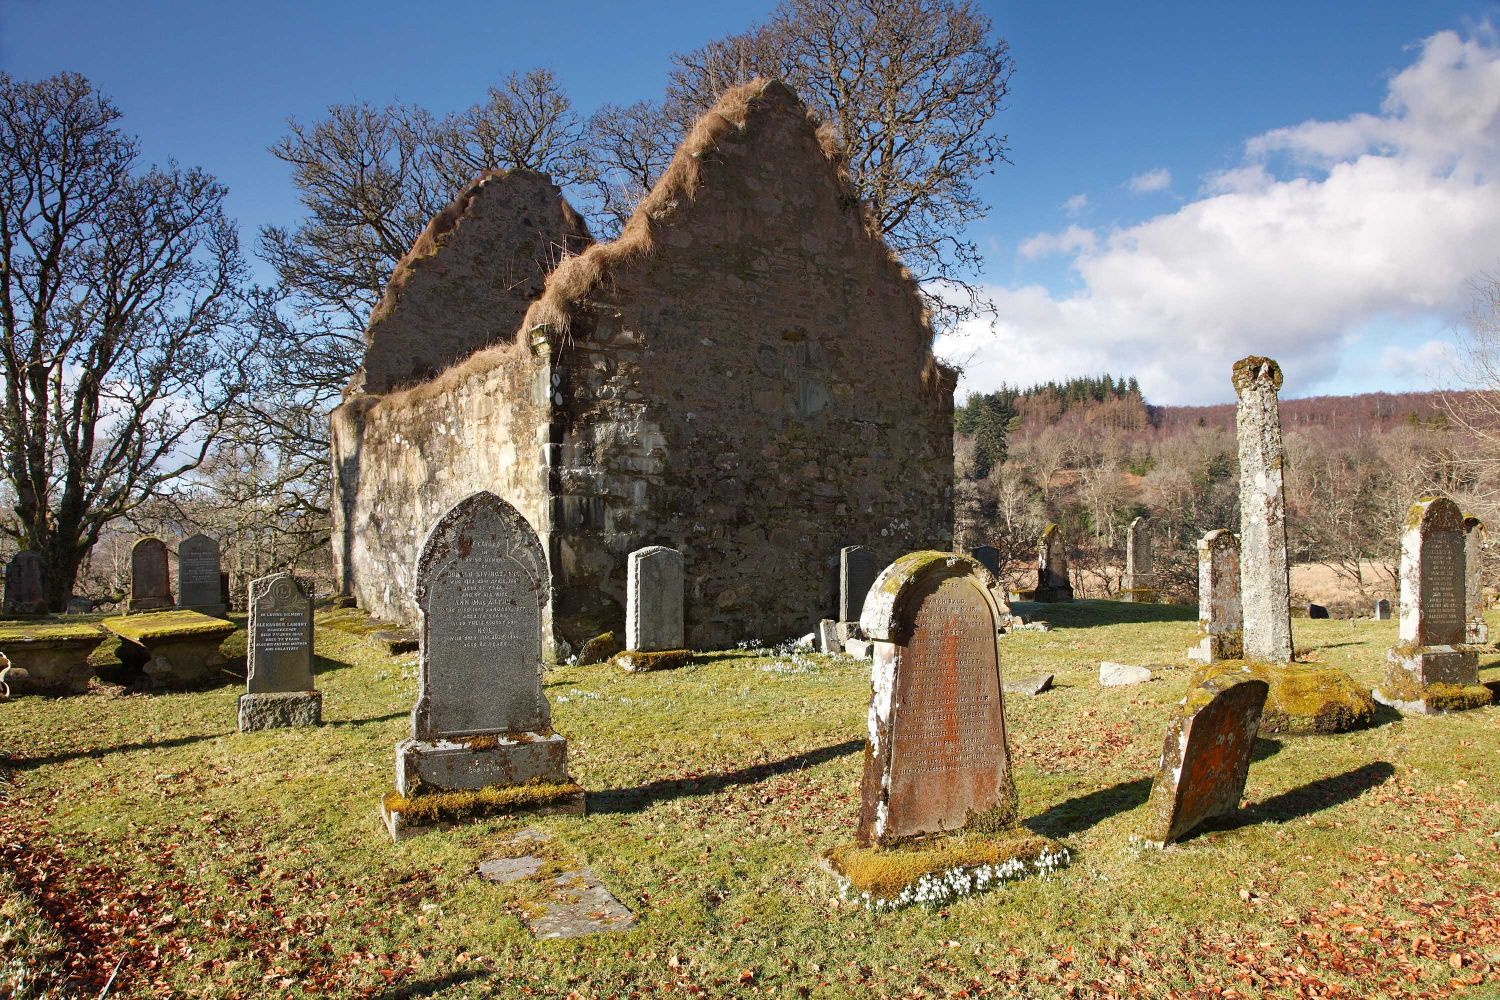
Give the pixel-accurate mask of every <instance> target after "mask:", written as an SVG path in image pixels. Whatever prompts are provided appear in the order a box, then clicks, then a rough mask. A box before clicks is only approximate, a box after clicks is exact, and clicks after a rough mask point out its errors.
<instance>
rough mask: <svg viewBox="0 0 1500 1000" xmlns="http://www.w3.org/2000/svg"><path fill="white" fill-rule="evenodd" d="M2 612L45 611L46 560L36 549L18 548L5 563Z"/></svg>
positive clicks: (10, 613)
mask: <svg viewBox="0 0 1500 1000" xmlns="http://www.w3.org/2000/svg"><path fill="white" fill-rule="evenodd" d="M5 613H6V614H8V615H41V614H46V613H47V563H46V561H45V560H44V559H43V558H42V554H41V553H40V552H36V551H33V550H31V549H22V550H21V551H20V552H17V553H16V554H15V555H13V556H11V557H10V562H8V563H6V565H5Z"/></svg>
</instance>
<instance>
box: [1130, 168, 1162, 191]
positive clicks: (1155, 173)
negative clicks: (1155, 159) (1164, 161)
mask: <svg viewBox="0 0 1500 1000" xmlns="http://www.w3.org/2000/svg"><path fill="white" fill-rule="evenodd" d="M1171 186H1172V171H1170V170H1168V169H1167V168H1166V167H1157V168H1156V169H1155V170H1148V171H1146V172H1145V173H1144V174H1136V175H1135V176H1134V177H1132V178H1130V182H1129V183H1128V184H1126V187H1128V188H1130V190H1132V191H1134V192H1135V193H1136V194H1148V193H1150V192H1152V191H1165V190H1166V189H1167V188H1169V187H1171Z"/></svg>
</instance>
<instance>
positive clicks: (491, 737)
mask: <svg viewBox="0 0 1500 1000" xmlns="http://www.w3.org/2000/svg"><path fill="white" fill-rule="evenodd" d="M416 581H417V586H416V603H417V607H418V608H419V609H420V611H421V614H422V622H421V654H420V658H419V666H418V692H419V693H418V696H417V703H416V707H415V708H413V709H412V734H411V737H410V738H408V739H405V740H402V741H401V742H400V743H399V744H397V746H396V791H397V798H396V799H394V800H393V799H392V798H390V797H387V799H386V801H385V803H384V809H383V812H384V815H385V818H386V824H387V826H388V828H389V829H390V831H391V835H392V836H393V837H394V838H396V839H397V840H400V839H402V838H403V837H404V836H405V835H406V833H407V832H408V831H409V830H410V829H411V828H413V827H416V826H419V825H422V824H421V823H418V822H417V821H416V820H415V817H417V816H422V817H424V821H425V822H427V823H431V822H440V821H441V820H440V819H437V818H435V817H442V816H444V815H448V814H449V813H447V812H445V810H446V806H445V803H446V802H447V801H448V800H447V799H446V798H444V797H443V794H442V793H445V792H479V791H482V790H488V789H495V788H514V787H515V786H520V785H527V784H528V783H529V784H530V785H531V786H532V787H531V789H530V790H529V791H528V795H527V796H526V797H520V796H518V797H515V798H513V799H512V800H511V805H512V806H514V808H516V809H526V810H530V811H536V812H572V813H577V814H582V812H583V807H584V802H583V791H582V789H580V788H578V786H577V784H576V783H575V782H574V781H573V779H572V778H571V777H570V776H569V775H568V743H567V740H565V739H564V738H563V737H562V736H560V735H558V734H557V733H555V732H553V731H552V711H551V706H550V705H549V704H548V703H547V698H546V696H545V695H544V694H543V693H542V608H543V606H544V605H545V603H546V600H547V593H548V586H549V579H548V571H547V558H546V555H545V554H544V552H543V550H542V545H541V542H540V541H539V540H538V538H537V535H536V532H535V531H534V530H532V527H531V525H530V524H528V523H527V522H526V519H525V518H524V517H522V516H521V515H520V513H519V512H517V511H516V509H515V508H514V507H512V506H511V505H510V504H508V503H506V502H505V501H504V500H501V499H500V498H499V497H497V496H495V495H494V494H493V493H485V492H481V493H475V494H472V495H471V496H469V497H467V498H466V499H465V500H463V501H462V502H460V503H459V504H458V506H456V507H454V508H453V509H452V510H451V511H449V512H448V513H447V514H446V515H445V516H444V517H443V518H442V520H440V521H439V522H438V523H437V524H436V525H434V526H433V528H432V531H431V532H429V533H428V535H427V540H426V542H425V543H424V544H423V546H422V554H421V556H420V557H419V558H418V560H417V567H416ZM428 795H432V796H435V798H434V799H431V800H429V802H428V803H426V804H427V805H429V806H431V808H430V809H425V810H423V809H420V808H414V805H415V804H416V803H418V802H420V800H421V799H422V798H423V797H425V796H428ZM470 808H471V812H470V813H468V814H467V815H473V812H472V803H470ZM454 818H464V815H461V814H460V815H454Z"/></svg>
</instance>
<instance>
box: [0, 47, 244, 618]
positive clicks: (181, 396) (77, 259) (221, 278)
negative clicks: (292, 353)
mask: <svg viewBox="0 0 1500 1000" xmlns="http://www.w3.org/2000/svg"><path fill="white" fill-rule="evenodd" d="M119 118H120V112H119V111H118V110H117V109H116V108H115V106H114V105H113V104H112V103H111V102H110V101H109V100H108V99H107V98H105V97H104V96H103V95H101V94H99V93H98V92H97V91H95V90H94V89H93V87H92V86H91V85H90V84H89V82H88V81H87V80H85V79H84V78H83V77H81V76H77V75H74V74H63V75H60V76H55V77H52V78H50V79H47V80H43V81H40V82H37V83H24V82H20V81H16V80H13V79H12V78H11V77H10V76H8V75H3V74H0V355H3V363H4V366H5V404H4V420H3V426H0V433H3V435H4V469H5V478H6V480H7V482H8V483H9V485H10V487H11V490H12V492H13V497H14V510H15V513H16V519H15V520H14V521H13V522H12V521H9V520H7V521H6V522H5V524H4V526H3V530H5V531H6V533H8V534H10V535H11V536H12V537H14V539H15V540H16V542H17V543H18V544H19V545H20V546H22V547H25V548H33V549H37V550H38V551H40V552H41V553H42V555H43V559H44V560H45V562H46V565H47V570H48V595H47V599H48V604H49V606H50V607H51V608H53V609H54V610H59V611H60V610H63V609H64V608H65V607H66V605H67V601H68V598H69V596H70V594H71V593H72V589H73V583H74V579H75V577H76V576H77V573H78V568H79V565H80V563H82V561H83V560H84V558H85V557H86V556H87V554H88V552H89V550H90V549H91V548H92V546H93V545H94V543H95V542H97V541H98V540H99V536H100V532H101V531H102V530H103V528H104V527H105V526H106V525H108V524H109V523H110V522H111V521H113V520H115V519H117V518H119V517H122V516H125V515H128V514H129V513H130V512H131V511H132V510H133V509H134V508H136V507H137V506H139V505H140V504H141V503H142V502H144V501H145V500H146V499H147V498H149V497H152V496H155V495H160V494H162V493H164V492H167V491H170V490H171V489H172V488H173V487H174V486H176V485H179V484H181V482H182V481H183V479H184V477H185V476H187V475H188V474H189V473H191V472H192V471H193V470H195V469H196V468H198V466H199V465H200V464H201V463H202V462H203V460H204V457H205V456H206V455H207V454H208V451H209V448H210V447H211V446H212V444H213V442H214V440H215V438H216V436H217V434H218V433H219V431H220V429H221V427H222V425H223V422H224V419H225V414H226V413H227V411H228V407H229V404H230V403H232V402H233V400H234V399H235V398H237V397H238V396H239V395H240V394H241V392H242V391H243V388H244V386H243V382H242V381H241V380H240V378H239V377H238V375H237V373H236V372H235V370H234V365H233V363H232V358H233V357H234V356H235V355H237V354H239V353H241V351H242V345H241V346H240V347H238V348H237V347H236V345H234V344H232V343H231V342H232V341H234V340H235V339H236V337H237V328H236V325H235V324H236V322H237V320H238V318H239V304H238V299H237V293H238V290H239V285H240V282H241V280H242V279H243V271H244V263H243V260H242V259H241V256H240V249H239V242H238V236H237V234H236V232H235V228H234V226H233V225H232V224H231V223H230V221H229V220H228V219H227V218H226V217H225V216H224V213H223V201H224V195H225V189H224V188H223V187H222V186H221V185H220V184H219V183H218V182H217V181H215V180H214V178H213V177H211V176H209V175H208V174H205V173H203V172H202V171H200V170H196V169H183V168H180V167H178V166H177V165H176V164H169V165H168V166H167V167H165V168H157V167H152V168H150V169H148V170H145V171H139V170H138V164H137V160H138V156H139V151H138V148H137V145H136V142H135V140H134V139H133V138H131V137H130V136H127V135H126V134H124V133H123V132H121V131H120V129H119V128H118V127H117V125H116V123H117V121H118V120H119Z"/></svg>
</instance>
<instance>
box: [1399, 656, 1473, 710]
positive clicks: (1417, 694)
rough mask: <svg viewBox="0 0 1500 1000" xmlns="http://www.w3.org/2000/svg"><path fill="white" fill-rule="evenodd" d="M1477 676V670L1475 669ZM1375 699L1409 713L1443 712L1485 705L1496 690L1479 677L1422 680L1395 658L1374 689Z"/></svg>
mask: <svg viewBox="0 0 1500 1000" xmlns="http://www.w3.org/2000/svg"><path fill="white" fill-rule="evenodd" d="M1476 678H1477V670H1476ZM1374 694H1375V700H1376V701H1378V702H1380V703H1381V704H1382V705H1386V706H1388V707H1390V708H1394V709H1395V710H1396V711H1398V712H1402V713H1405V714H1408V715H1442V714H1444V713H1447V712H1466V711H1469V710H1470V709H1474V708H1484V707H1485V706H1486V705H1489V704H1492V703H1493V702H1494V692H1492V691H1491V690H1490V689H1489V688H1488V687H1486V686H1485V685H1483V684H1480V683H1479V682H1478V680H1477V679H1476V680H1475V682H1474V683H1472V684H1465V683H1462V682H1457V683H1444V682H1441V681H1435V682H1433V683H1429V684H1422V683H1419V682H1417V681H1416V680H1414V679H1413V677H1412V674H1411V673H1410V672H1409V671H1408V669H1407V668H1406V667H1405V666H1404V665H1402V664H1400V663H1396V662H1393V663H1391V665H1390V666H1389V667H1387V668H1386V675H1385V682H1384V683H1383V684H1381V685H1380V687H1378V688H1376V689H1375V692H1374Z"/></svg>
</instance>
